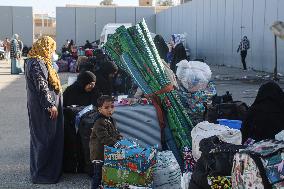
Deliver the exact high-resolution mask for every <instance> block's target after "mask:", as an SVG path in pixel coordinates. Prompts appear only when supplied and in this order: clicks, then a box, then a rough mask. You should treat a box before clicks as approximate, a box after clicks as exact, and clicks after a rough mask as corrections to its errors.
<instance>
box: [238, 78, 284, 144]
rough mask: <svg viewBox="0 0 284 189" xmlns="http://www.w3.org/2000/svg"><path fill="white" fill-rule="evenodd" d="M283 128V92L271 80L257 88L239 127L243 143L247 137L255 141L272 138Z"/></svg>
mask: <svg viewBox="0 0 284 189" xmlns="http://www.w3.org/2000/svg"><path fill="white" fill-rule="evenodd" d="M282 130H284V93H283V90H282V89H281V88H280V87H279V85H278V84H276V83H275V82H273V81H270V82H267V83H266V84H264V85H262V86H261V87H260V88H259V91H258V94H257V96H256V99H255V101H254V103H253V104H252V106H251V107H250V109H249V112H248V115H247V119H246V120H245V121H244V123H243V126H242V128H241V132H242V136H243V143H244V142H246V141H247V139H248V138H252V139H254V140H255V141H261V140H264V139H274V138H275V135H276V134H277V133H279V132H280V131H282Z"/></svg>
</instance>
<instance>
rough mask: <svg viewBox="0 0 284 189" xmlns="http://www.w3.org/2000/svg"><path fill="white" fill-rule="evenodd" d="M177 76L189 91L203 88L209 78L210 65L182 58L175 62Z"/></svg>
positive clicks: (210, 73)
mask: <svg viewBox="0 0 284 189" xmlns="http://www.w3.org/2000/svg"><path fill="white" fill-rule="evenodd" d="M176 75H177V78H178V79H179V80H180V81H181V83H182V85H183V87H185V88H186V89H187V90H188V91H189V92H195V91H198V90H202V89H205V88H206V87H207V85H208V83H209V81H210V79H211V75H212V72H211V70H210V67H209V66H208V65H207V64H205V63H203V62H199V61H189V62H188V61H187V60H182V61H180V62H179V63H177V72H176Z"/></svg>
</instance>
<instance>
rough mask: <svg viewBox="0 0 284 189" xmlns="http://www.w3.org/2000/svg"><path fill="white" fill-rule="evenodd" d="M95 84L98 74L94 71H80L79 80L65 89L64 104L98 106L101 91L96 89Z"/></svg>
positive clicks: (65, 105)
mask: <svg viewBox="0 0 284 189" xmlns="http://www.w3.org/2000/svg"><path fill="white" fill-rule="evenodd" d="M95 85H96V76H95V75H94V74H93V73H92V72H90V71H85V72H82V73H80V74H79V75H78V78H77V81H76V82H75V83H73V84H72V85H70V86H69V87H67V89H66V90H65V91H64V93H63V106H64V107H67V106H70V105H79V106H87V105H90V104H93V105H95V106H96V104H97V99H98V98H99V96H100V93H99V92H98V90H96V88H95Z"/></svg>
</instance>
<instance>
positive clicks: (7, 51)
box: [3, 38, 11, 60]
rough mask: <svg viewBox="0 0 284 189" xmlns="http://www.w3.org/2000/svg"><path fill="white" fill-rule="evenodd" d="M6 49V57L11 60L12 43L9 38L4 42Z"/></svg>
mask: <svg viewBox="0 0 284 189" xmlns="http://www.w3.org/2000/svg"><path fill="white" fill-rule="evenodd" d="M3 45H4V51H5V59H6V60H9V58H10V49H11V43H10V40H9V39H8V38H6V39H5V41H4V43H3Z"/></svg>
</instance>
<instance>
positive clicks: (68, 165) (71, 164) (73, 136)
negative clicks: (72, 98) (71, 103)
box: [63, 106, 84, 173]
mask: <svg viewBox="0 0 284 189" xmlns="http://www.w3.org/2000/svg"><path fill="white" fill-rule="evenodd" d="M83 108H84V107H83V106H79V107H67V108H64V109H63V113H64V151H63V171H64V172H65V173H82V172H83V165H84V159H83V156H82V148H81V146H82V145H81V141H80V136H79V134H78V133H77V132H76V129H75V117H76V115H77V113H79V112H80V111H81V110H82V109H83Z"/></svg>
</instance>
